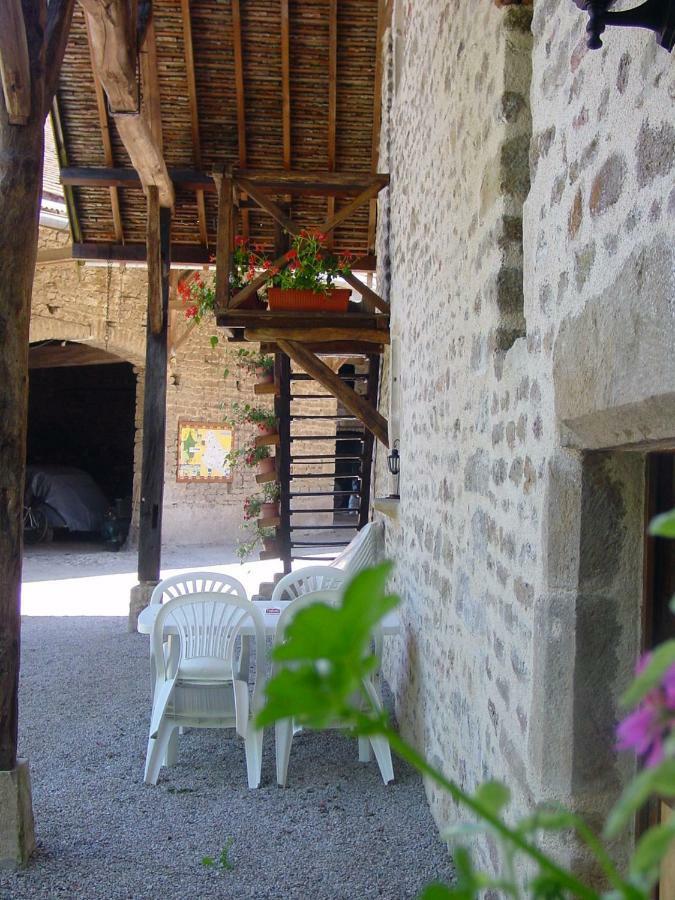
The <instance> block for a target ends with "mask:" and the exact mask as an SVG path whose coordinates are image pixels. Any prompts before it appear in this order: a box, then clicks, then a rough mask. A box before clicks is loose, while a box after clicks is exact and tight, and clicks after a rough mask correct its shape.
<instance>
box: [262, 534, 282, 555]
mask: <svg viewBox="0 0 675 900" xmlns="http://www.w3.org/2000/svg"><path fill="white" fill-rule="evenodd" d="M263 547H264V548H265V552H266V553H271V552H272V551H274V552H275V553H276V552H277V551H278V550H279V542H278V541H277V539H276V538H275V537H269V538H263Z"/></svg>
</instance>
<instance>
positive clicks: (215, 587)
mask: <svg viewBox="0 0 675 900" xmlns="http://www.w3.org/2000/svg"><path fill="white" fill-rule="evenodd" d="M205 591H209V592H210V591H220V592H222V593H223V594H234V595H235V596H237V597H241V598H242V599H244V600H246V599H247V595H246V588H245V587H244V585H243V584H242V583H241V581H237V579H236V578H232V576H231V575H223V574H221V573H220V572H181V573H180V574H179V575H171V576H170V577H169V578H165V579H164V580H163V581H160V582H159V584H158V585H156V587H155V589H154V591H153V592H152V596H151V597H150V605H151V606H152V605H153V604H155V603H165V602H166V601H167V600H171V599H173V598H174V597H184V596H186V595H187V594H199V593H204V592H205Z"/></svg>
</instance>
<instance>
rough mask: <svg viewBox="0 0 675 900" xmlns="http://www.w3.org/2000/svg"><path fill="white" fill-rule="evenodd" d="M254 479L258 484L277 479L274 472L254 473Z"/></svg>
mask: <svg viewBox="0 0 675 900" xmlns="http://www.w3.org/2000/svg"><path fill="white" fill-rule="evenodd" d="M255 480H256V481H257V483H258V484H267V483H268V482H270V481H276V480H277V473H276V472H263V473H262V475H256V476H255Z"/></svg>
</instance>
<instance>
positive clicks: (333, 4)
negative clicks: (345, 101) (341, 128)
mask: <svg viewBox="0 0 675 900" xmlns="http://www.w3.org/2000/svg"><path fill="white" fill-rule="evenodd" d="M337 48H338V0H329V7H328V171H329V172H334V171H335V169H336V145H337V141H336V133H337ZM326 214H327V217H328V218H329V219H332V218H333V216H334V215H335V197H329V198H328V202H327V206H326ZM332 247H333V232H332V231H331V232H329V234H328V249H329V250H330V249H332Z"/></svg>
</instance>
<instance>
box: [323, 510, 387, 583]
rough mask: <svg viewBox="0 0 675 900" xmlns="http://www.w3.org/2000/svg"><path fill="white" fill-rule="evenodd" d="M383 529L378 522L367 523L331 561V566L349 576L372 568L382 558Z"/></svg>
mask: <svg viewBox="0 0 675 900" xmlns="http://www.w3.org/2000/svg"><path fill="white" fill-rule="evenodd" d="M382 543H383V529H382V525H381V523H379V522H368V524H367V525H364V526H363V528H362V529H361V531H359V533H358V534H357V535H355V537H354V538H353V539H352V541H351V542H350V543H349V544H348V545H347V546H346V547H345V549H344V550H343V551H342V553H340V554H339V555H338V556H336V557H335V559H334V560H333V563H332V565H333V566H335V567H336V568H338V569H341V570H342V571H343V572H347V573H348V574H349V575H350V576H351V575H356V573H357V572H361V571H362V570H363V569H367V568H368V566H374V565H375V563H377V562H379V561H380V559H381V558H382V552H381V548H382Z"/></svg>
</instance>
